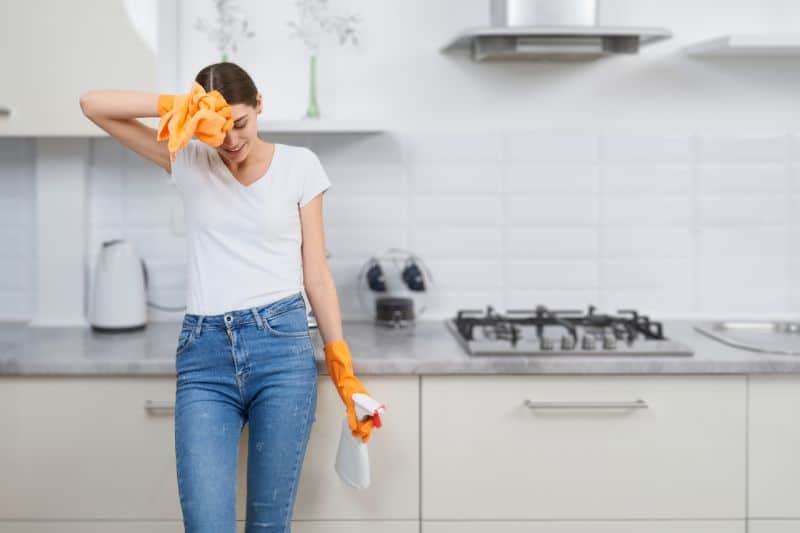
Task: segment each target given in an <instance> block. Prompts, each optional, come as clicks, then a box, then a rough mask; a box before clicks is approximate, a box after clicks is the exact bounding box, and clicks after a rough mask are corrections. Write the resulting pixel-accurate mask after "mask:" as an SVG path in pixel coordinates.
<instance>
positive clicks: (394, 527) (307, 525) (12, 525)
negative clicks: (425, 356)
mask: <svg viewBox="0 0 800 533" xmlns="http://www.w3.org/2000/svg"><path fill="white" fill-rule="evenodd" d="M362 382H363V380H362ZM370 440H372V439H370ZM244 528H245V523H244V521H243V520H238V521H237V522H236V531H237V533H244V530H245V529H244ZM183 531H184V528H183V522H146V521H142V522H138V521H137V522H103V521H99V522H27V521H25V522H15V521H9V522H3V521H0V533H183ZM292 531H293V533H418V532H419V522H417V521H410V522H379V521H370V522H363V521H362V522H346V521H344V522H324V521H320V522H315V521H311V522H295V521H292Z"/></svg>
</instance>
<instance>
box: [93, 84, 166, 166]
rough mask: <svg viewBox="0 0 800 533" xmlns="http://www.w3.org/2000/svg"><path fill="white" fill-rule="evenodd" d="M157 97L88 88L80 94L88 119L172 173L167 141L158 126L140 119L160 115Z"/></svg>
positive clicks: (145, 93)
mask: <svg viewBox="0 0 800 533" xmlns="http://www.w3.org/2000/svg"><path fill="white" fill-rule="evenodd" d="M158 96H159V95H158V94H157V93H148V92H139V91H88V92H86V93H84V94H82V95H81V99H80V104H81V110H82V111H83V114H84V115H86V117H87V118H88V119H89V120H91V121H92V122H94V123H95V124H97V125H98V126H99V127H100V128H102V129H103V130H105V131H106V132H108V134H109V135H111V136H112V137H114V138H115V139H116V140H118V141H119V142H120V143H122V144H123V145H124V146H126V147H128V148H130V149H131V150H133V151H134V152H136V153H137V154H139V155H141V156H142V157H144V158H145V159H149V160H150V161H152V162H153V163H155V164H156V165H158V166H160V167H161V168H163V169H164V170H165V171H167V172H168V173H171V172H172V165H171V160H170V155H169V150H168V149H167V142H166V141H157V140H156V134H157V132H156V130H155V128H151V127H149V126H147V125H145V124H144V123H142V122H140V121H139V120H137V119H138V118H139V117H157V116H158Z"/></svg>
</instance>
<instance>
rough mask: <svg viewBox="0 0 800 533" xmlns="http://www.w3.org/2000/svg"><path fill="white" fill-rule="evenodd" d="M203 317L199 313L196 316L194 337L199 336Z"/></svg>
mask: <svg viewBox="0 0 800 533" xmlns="http://www.w3.org/2000/svg"><path fill="white" fill-rule="evenodd" d="M203 317H204V315H200V316H199V317H198V318H197V325H196V326H195V327H194V336H195V337H199V336H200V330H201V329H202V324H203Z"/></svg>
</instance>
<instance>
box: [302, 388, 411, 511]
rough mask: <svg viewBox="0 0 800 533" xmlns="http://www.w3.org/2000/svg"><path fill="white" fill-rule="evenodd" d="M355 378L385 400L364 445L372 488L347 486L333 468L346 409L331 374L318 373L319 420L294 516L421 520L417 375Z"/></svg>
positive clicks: (313, 427) (307, 455) (305, 462)
mask: <svg viewBox="0 0 800 533" xmlns="http://www.w3.org/2000/svg"><path fill="white" fill-rule="evenodd" d="M359 379H360V380H361V382H362V383H363V384H364V387H365V388H366V389H367V390H368V391H369V392H370V394H372V395H373V396H374V397H375V398H376V399H377V400H379V401H382V402H384V403H385V404H386V413H385V415H384V419H383V420H384V425H383V426H382V427H380V428H377V429H373V430H372V434H371V436H370V440H369V442H368V443H367V446H368V450H369V461H370V477H371V482H370V486H369V488H367V489H366V490H356V489H354V488H351V487H350V486H349V485H347V484H345V483H344V482H343V481H342V480H341V479H339V476H338V475H337V474H336V471H335V470H334V464H335V461H336V450H337V449H338V446H339V438H340V435H341V430H342V425H341V424H342V419H343V418H344V416H345V408H344V404H343V403H342V400H341V398H339V395H338V394H337V392H336V389H335V387H334V385H333V382H332V381H331V378H330V376H328V375H327V374H321V375H320V376H319V387H318V389H317V392H318V400H317V419H316V421H315V422H314V425H313V426H312V429H311V437H310V440H309V443H308V451H307V452H306V457H305V461H304V463H303V468H302V470H301V474H300V483H299V485H298V488H297V502H296V504H295V509H294V515H293V518H295V519H298V520H333V519H335V520H390V519H391V520H414V521H416V520H418V519H419V377H418V376H369V375H366V376H359ZM415 523H416V522H415Z"/></svg>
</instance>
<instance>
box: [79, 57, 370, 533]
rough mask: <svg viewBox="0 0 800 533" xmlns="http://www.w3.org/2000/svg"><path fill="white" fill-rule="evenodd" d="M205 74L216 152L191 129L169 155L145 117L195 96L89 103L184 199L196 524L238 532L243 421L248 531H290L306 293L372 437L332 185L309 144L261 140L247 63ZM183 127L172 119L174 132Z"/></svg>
mask: <svg viewBox="0 0 800 533" xmlns="http://www.w3.org/2000/svg"><path fill="white" fill-rule="evenodd" d="M195 82H196V84H197V85H193V87H194V89H193V91H196V92H194V93H190V95H193V96H195V97H198V96H202V97H203V98H205V97H207V96H208V97H209V98H211V97H212V96H214V97H219V99H220V100H221V101H222V102H223V104H224V105H223V106H222V107H221V108H220V110H219V112H218V113H217V114H218V115H219V116H220V117H223V119H224V120H223V119H220V120H219V123H223V122H224V123H225V124H226V127H225V128H223V129H222V130H220V131H217V132H216V133H217V134H219V135H218V136H217V137H216V138H217V139H223V137H222V135H223V133H224V140H222V142H221V144H219V145H218V146H216V147H215V146H212V145H210V144H207V143H206V142H201V141H199V140H196V139H191V133H192V132H191V131H189V132H188V134H187V135H186V138H185V139H184V140H183V145H182V146H181V148H180V149H178V150H177V151H176V152H175V151H173V152H172V153H171V152H170V148H169V147H168V144H169V145H170V147H172V148H173V149H174V148H175V146H174V144H175V143H167V142H164V141H158V140H157V134H158V136H160V134H161V132H162V131H166V130H167V129H168V128H166V126H165V127H163V128H161V127H160V128H159V131H157V130H155V129H153V128H150V127H147V126H146V125H144V124H143V123H142V122H140V121H139V120H137V117H158V116H160V117H161V118H162V126H164V122H165V119H166V118H168V116H169V113H170V111H172V108H171V106H177V105H178V104H177V102H188V101H191V98H190V97H182V95H165V94H162V95H158V94H151V93H142V92H124V91H89V92H87V93H86V94H84V95H83V96H82V97H81V102H80V103H81V108H82V109H83V112H84V114H85V115H86V116H87V117H88V118H89V119H90V120H92V121H93V122H94V123H95V124H97V125H98V126H99V127H101V128H102V129H104V130H105V131H107V132H108V133H109V134H110V135H111V136H113V137H114V138H115V139H117V140H118V141H119V142H120V143H122V144H123V145H125V146H127V147H128V148H130V149H131V150H133V151H134V152H136V153H138V154H139V155H141V156H143V157H145V158H147V159H149V160H150V161H152V162H154V163H155V164H156V165H158V166H160V167H161V168H163V169H164V170H165V171H166V172H167V173H169V174H170V181H171V183H172V184H173V185H174V186H176V187H177V189H178V191H179V192H180V194H181V197H182V200H183V203H184V212H185V217H186V228H187V242H188V251H189V257H188V287H187V306H186V313H185V315H184V318H183V324H182V328H181V331H180V334H179V338H178V345H177V349H176V374H177V385H176V399H175V454H176V465H177V478H178V489H179V490H178V492H179V497H180V503H181V510H182V513H183V519H184V527H185V531H187V532H193V533H195V532H214V533H220V532H225V531H230V532H233V531H235V520H236V517H235V503H236V468H237V458H238V444H239V439H240V434H241V431H242V428H243V426H244V424H245V423H248V424H249V441H248V458H247V511H246V519H247V520H246V531H248V532H251V531H260V532H265V531H290V520H291V514H292V510H293V508H294V501H295V495H296V490H297V484H298V478H299V476H300V470H301V467H302V463H303V459H304V457H305V451H306V445H307V443H308V439H309V436H310V432H311V425H312V424H313V422H314V420H315V417H314V412H315V410H316V402H317V367H316V361H315V358H314V348H313V346H312V342H311V337H310V333H309V329H308V321H307V318H306V305H305V300H304V298H303V295H302V292H301V289H305V291H306V294H307V295H308V299H309V301H310V303H311V305H312V307H313V309H314V311H315V316H316V318H317V322H318V324H319V329H320V334H321V335H322V338H323V344H324V351H325V361H326V366H327V368H328V371H329V374H330V375H331V378H332V380H333V382H334V385H335V386H336V389H337V392H338V393H339V395H340V397H341V398H342V401H343V402H344V403H345V406H346V410H347V414H348V417H349V420H350V427H351V430H352V432H353V435H355V436H359V437H361V438H362V440H363V441H364V442H366V441H367V440H369V435H370V431H371V429H372V420H371V418H370V419H367V421H365V422H360V421H358V420H356V417H355V411H354V406H353V400H352V396H351V395H352V394H353V393H354V392H363V393H365V394H367V391H366V390H365V389H364V387H363V386H362V385H361V383H360V382H359V381H358V379H356V378H355V376H354V375H353V372H352V366H351V359H350V354H349V350H348V346H347V343H346V342H345V341H344V339H343V338H342V324H341V318H340V311H339V302H338V297H337V293H336V287H335V285H334V282H333V278H332V276H331V274H330V271H329V269H328V265H327V261H326V257H325V245H324V234H323V221H322V195H323V193H324V191H325V190H327V188H328V187H329V186H330V181H329V180H328V177H327V175H326V173H325V171H324V169H323V168H322V165H321V164H320V161H319V158H318V157H317V156H316V155H315V154H314V153H313V152H312V151H311V150H309V149H308V148H305V147H302V146H293V145H288V144H282V143H269V142H266V141H263V140H261V139H260V138H259V137H258V124H257V116H258V114H260V113H261V109H262V100H261V94H260V93H259V92H258V91H257V89H256V87H255V84H254V83H253V81H252V79H251V78H250V76H249V75H248V74H247V73H246V72H245V71H244V70H243V69H242V68H241V67H239V66H238V65H236V64H234V63H227V62H226V63H217V64H212V65H209V66H207V67H205V68H204V69H202V70H201V71H200V72H199V73H198V74H197V76H196V78H195ZM204 93H205V94H204ZM178 96H181V98H178ZM217 118H219V117H217ZM186 123H189V121H186ZM174 124H178V125H181V124H183V123H179V121H176V122H175V123H172V125H174ZM179 133H181V132H180V131H178V130H176V129H175V128H171V129H170V140H171V141H172V140H175V137H176V136H177V135H178V134H179ZM182 133H186V131H185V130H184V131H183V132H182ZM198 133H199V130H198ZM206 133H207V132H206ZM198 137H199V134H198ZM212 137H213V135H212ZM189 139H191V140H189Z"/></svg>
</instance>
